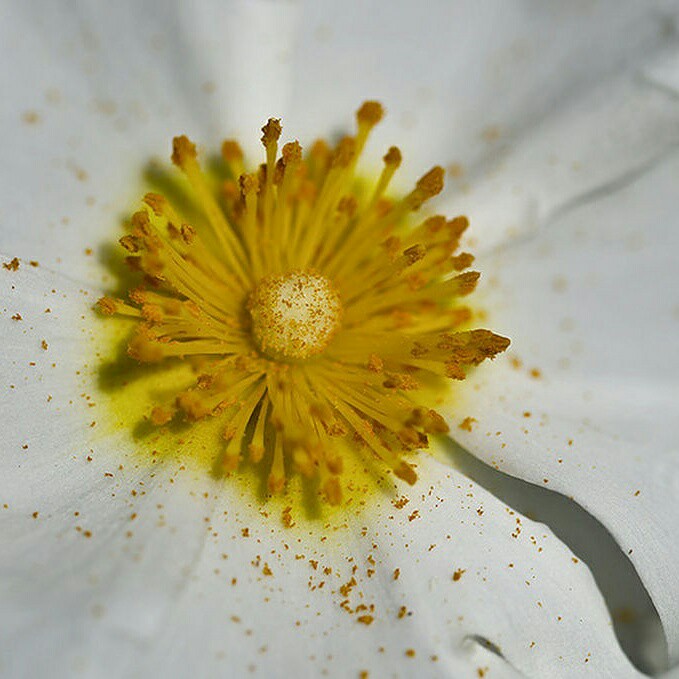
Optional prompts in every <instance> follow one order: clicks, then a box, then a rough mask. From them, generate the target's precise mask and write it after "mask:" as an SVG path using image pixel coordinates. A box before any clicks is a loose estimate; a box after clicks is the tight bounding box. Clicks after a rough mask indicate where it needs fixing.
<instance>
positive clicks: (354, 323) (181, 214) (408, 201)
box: [5, 101, 509, 624]
mask: <svg viewBox="0 0 679 679" xmlns="http://www.w3.org/2000/svg"><path fill="white" fill-rule="evenodd" d="M383 115H384V109H383V107H382V105H381V104H379V103H378V102H374V101H368V102H365V103H364V104H363V105H362V106H361V107H360V108H359V110H358V112H357V114H356V123H357V129H356V133H355V135H354V136H346V137H344V138H342V139H340V140H339V142H338V143H337V144H336V145H335V147H334V148H331V146H330V145H329V144H328V143H327V142H325V141H322V140H321V141H318V142H316V143H314V144H313V145H312V146H311V147H310V150H309V151H308V152H307V153H306V154H305V153H304V152H303V150H302V147H301V146H300V144H299V143H298V142H297V141H291V142H288V143H285V144H282V146H281V147H280V149H279V141H280V139H281V135H282V127H281V123H280V120H278V119H276V118H270V119H269V120H268V122H267V123H266V124H265V125H264V127H263V128H262V137H261V142H262V145H263V147H264V151H265V162H264V163H263V164H261V165H259V166H256V165H253V164H252V163H251V162H250V161H249V159H248V158H246V156H245V154H244V153H243V150H242V148H241V146H240V145H239V144H238V143H237V142H236V141H233V140H227V141H225V142H224V143H223V144H222V147H221V166H220V167H219V169H214V167H213V168H212V169H206V166H205V164H204V163H201V161H200V159H199V155H198V152H197V149H196V146H195V144H194V143H193V142H192V141H191V140H189V139H188V137H186V136H183V135H182V136H178V137H176V138H175V139H174V141H173V145H172V162H173V163H174V165H175V166H176V167H177V168H178V169H179V170H181V172H182V173H183V175H184V178H185V180H186V182H185V184H184V188H183V189H182V190H181V191H180V192H179V191H178V192H175V191H174V190H173V189H172V185H171V183H169V182H166V183H165V184H164V188H163V191H162V192H154V193H148V194H147V195H146V196H144V198H143V202H142V207H141V209H140V210H139V211H138V212H136V213H134V214H133V215H132V217H131V219H130V224H129V231H128V233H127V234H126V235H124V236H123V237H122V238H121V239H120V245H121V248H122V250H123V251H124V254H125V260H126V262H127V264H128V266H129V271H130V275H129V276H127V277H124V278H121V285H120V286H119V289H118V291H117V292H116V294H115V295H109V296H106V297H104V298H102V299H100V300H99V302H98V305H97V306H98V310H99V312H100V313H101V314H102V316H103V317H105V318H106V319H107V320H106V324H112V323H113V321H112V320H111V317H113V318H116V319H120V321H121V322H123V323H124V324H125V329H124V332H125V333H126V334H127V335H128V336H127V337H126V340H125V346H126V353H127V357H128V358H126V359H119V360H120V361H124V360H127V361H130V360H132V361H134V362H136V363H137V367H136V368H135V367H134V365H133V364H131V363H130V364H129V365H128V367H127V368H126V370H127V372H126V373H125V375H126V376H127V375H128V373H129V374H131V371H132V370H136V371H137V372H138V377H137V378H136V379H127V377H126V378H125V379H121V380H120V381H119V384H120V393H121V398H122V399H124V401H125V403H126V404H127V405H126V406H125V407H126V412H128V413H129V417H133V416H134V417H137V418H138V417H139V415H140V410H141V411H142V414H143V416H144V417H145V420H146V423H147V424H148V426H150V427H152V428H154V429H155V430H156V431H157V432H158V434H157V436H156V438H154V439H153V441H154V444H155V443H156V442H157V441H158V438H159V437H161V436H162V435H163V434H162V432H171V431H172V430H173V428H174V429H175V430H177V431H181V432H182V434H181V437H180V438H176V439H173V440H175V441H176V447H177V454H178V455H180V456H185V457H187V458H188V457H191V456H195V457H199V456H200V455H203V454H205V455H207V457H208V458H209V459H210V463H211V465H212V471H213V473H215V474H216V475H228V474H231V473H232V472H235V471H236V470H239V469H244V468H254V469H264V470H265V472H264V479H263V484H262V486H263V487H264V488H265V489H266V492H268V493H271V494H278V493H282V492H283V490H284V489H285V488H286V484H288V483H289V481H290V479H291V478H293V479H298V480H300V481H299V482H300V483H302V484H308V486H309V488H311V489H312V490H313V491H314V493H317V494H318V495H320V497H321V498H323V499H324V500H325V501H326V502H327V503H328V504H330V505H339V504H340V503H342V502H343V500H345V501H346V497H347V495H346V490H347V488H349V489H350V490H351V489H352V488H353V489H355V488H356V486H357V485H358V480H357V479H358V476H356V475H355V474H354V471H353V470H354V469H355V468H356V465H357V464H358V466H359V467H360V468H361V469H362V470H363V471H364V472H365V474H366V475H367V477H370V478H373V479H375V480H376V481H377V483H381V481H380V479H382V480H383V479H384V478H385V476H383V475H386V476H388V475H391V481H389V483H390V484H391V487H392V488H393V487H394V485H396V486H398V484H400V483H401V482H405V483H407V484H411V485H412V484H415V483H416V482H417V471H416V467H417V463H418V461H419V460H420V459H421V458H419V457H418V456H417V455H416V453H417V451H420V450H422V449H426V448H427V447H428V445H429V441H430V438H431V437H432V436H439V435H442V434H444V433H446V432H447V431H448V425H447V424H446V422H445V421H444V420H443V418H442V417H441V416H440V415H439V414H438V413H437V412H436V410H435V409H434V406H435V405H436V404H437V403H440V402H441V401H442V400H443V398H447V397H448V395H449V392H448V385H449V384H450V381H451V380H462V379H464V378H465V376H466V375H467V373H468V371H469V370H471V369H472V368H473V367H474V366H477V365H478V364H480V363H481V362H483V361H484V360H486V359H492V358H494V357H495V356H496V355H497V354H498V353H500V352H502V351H504V350H505V349H506V348H507V346H508V345H509V340H508V339H506V338H504V337H501V336H499V335H495V334H494V333H492V332H491V331H489V330H482V329H473V328H472V327H471V321H472V320H473V318H474V313H473V311H472V310H471V309H470V307H469V306H468V305H467V304H466V303H465V301H464V300H465V298H466V296H467V295H469V294H470V293H471V292H472V291H473V290H474V289H475V288H476V285H477V283H478V280H479V274H478V273H477V272H475V271H470V270H468V269H469V267H470V266H471V265H472V263H473V259H474V258H473V256H472V255H471V254H469V253H467V252H462V251H460V241H461V237H462V235H463V233H464V231H465V230H466V228H467V227H468V220H467V219H466V217H456V218H454V219H447V218H446V217H444V216H441V215H431V214H430V215H425V216H422V217H417V216H416V214H415V213H416V212H417V211H419V210H421V208H422V207H423V206H424V205H425V203H427V202H428V201H429V200H430V199H431V198H433V197H434V196H436V195H437V194H438V193H440V192H441V190H442V188H443V180H444V174H445V173H444V170H443V168H442V167H439V166H436V167H434V168H432V169H431V170H430V171H429V172H427V173H426V174H425V175H424V176H423V177H421V178H420V179H419V181H417V183H416V185H415V187H414V188H413V190H412V191H411V192H410V193H407V194H405V195H403V196H400V197H398V196H396V197H394V196H391V195H390V193H389V187H390V183H391V180H392V178H393V176H394V174H395V173H396V172H397V170H398V169H399V167H400V166H401V163H402V155H401V152H400V150H399V149H398V148H397V147H396V146H392V147H391V148H389V150H388V151H387V153H386V154H385V155H384V158H383V160H384V166H383V169H382V171H381V173H380V174H379V176H378V177H377V178H376V179H375V181H374V183H373V186H372V188H370V189H368V190H366V182H365V181H364V178H361V177H360V175H357V172H356V165H357V162H358V160H359V158H360V156H361V154H362V151H363V148H364V146H365V144H366V142H367V140H368V137H369V135H370V132H371V130H372V129H373V128H374V126H375V125H377V124H378V123H379V122H380V120H381V119H382V117H383ZM213 164H214V163H213ZM10 265H11V263H10ZM5 266H7V265H5ZM125 289H127V292H121V290H125ZM109 327H113V326H112V325H111V326H109ZM144 366H146V368H144ZM142 402H143V403H144V405H143V407H142V406H141V405H140V404H141V403H142ZM122 419H124V418H122ZM121 422H122V420H121ZM471 423H472V418H466V419H465V420H463V423H462V424H461V425H460V427H462V428H465V429H468V430H469V429H471ZM201 427H206V428H208V429H209V430H210V431H211V432H213V433H217V434H218V436H215V437H214V438H208V437H204V438H202V439H200V444H198V443H196V441H198V440H199V439H195V440H194V442H193V443H191V444H190V445H189V444H188V443H186V442H187V440H189V438H188V437H189V436H190V434H189V433H187V432H193V431H199V430H200V428H201ZM168 435H169V434H168ZM201 451H202V452H201ZM156 452H157V451H156ZM154 454H155V453H154ZM348 470H350V471H348ZM395 479H397V480H395ZM282 516H283V517H284V522H286V523H287V524H290V525H293V524H294V522H293V521H292V519H291V513H290V505H287V504H286V507H285V509H284V510H283V513H282ZM285 517H287V518H285ZM369 617H370V616H365V621H364V622H365V624H368V618H369ZM370 621H372V618H371V620H370Z"/></svg>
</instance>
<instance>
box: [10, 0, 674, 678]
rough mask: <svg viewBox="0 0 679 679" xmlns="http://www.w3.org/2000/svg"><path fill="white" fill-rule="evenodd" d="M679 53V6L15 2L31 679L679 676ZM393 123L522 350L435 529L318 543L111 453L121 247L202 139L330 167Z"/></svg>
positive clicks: (476, 394) (473, 399)
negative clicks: (106, 404)
mask: <svg viewBox="0 0 679 679" xmlns="http://www.w3.org/2000/svg"><path fill="white" fill-rule="evenodd" d="M678 29H679V2H677V1H676V0H675V1H660V0H657V1H650V0H646V1H642V0H639V1H632V0H573V1H571V2H564V1H563V0H542V1H539V0H469V1H468V2H446V1H445V0H440V1H437V2H431V1H430V2H426V3H424V2H404V1H393V2H377V1H376V0H372V1H367V2H366V1H362V0H349V1H346V2H341V3H334V2H332V3H331V2H327V1H325V0H324V1H322V2H319V1H312V0H308V1H307V2H299V3H297V2H285V1H282V0H281V1H280V2H274V1H273V0H272V1H270V2H261V1H258V0H252V1H245V0H243V1H242V2H229V1H227V0H198V1H195V2H191V1H190V0H185V1H184V0H173V1H172V2H163V1H161V0H145V1H144V2H135V1H132V0H124V1H121V2H116V3H113V2H109V3H105V2H99V1H95V0H91V1H89V2H88V1H87V0H82V1H80V2H75V1H68V2H59V3H50V2H47V1H46V0H29V1H26V2H21V3H19V2H14V3H3V5H2V7H0V57H1V59H2V64H3V67H2V69H0V92H1V93H2V100H1V102H0V130H2V161H3V162H2V164H1V167H0V176H1V181H0V197H1V198H0V259H1V261H2V262H9V261H10V260H11V259H12V258H13V257H18V258H20V259H21V266H20V267H19V269H18V270H17V271H10V270H5V269H1V270H0V339H1V340H2V343H1V344H0V375H2V379H1V380H0V423H1V425H2V443H1V445H0V450H1V453H2V456H1V458H0V676H8V677H47V676H49V677H72V676H85V677H122V676H125V677H132V676H139V677H146V676H171V677H175V676H176V677H184V676H241V675H250V674H254V675H255V676H266V677H277V676H280V677H283V676H291V675H293V674H297V675H299V676H310V677H316V676H321V675H323V674H327V675H328V676H332V677H335V676H337V677H345V676H346V677H358V676H359V674H360V672H362V671H369V672H370V676H372V677H390V676H418V677H427V676H432V677H438V676H450V677H478V676H488V677H514V676H529V677H574V676H578V677H579V676H591V677H631V676H638V675H639V673H640V670H643V671H644V672H647V673H661V672H663V671H666V670H671V668H672V667H673V666H675V665H676V664H677V663H679V410H678V406H677V404H679V351H678V350H679V342H678V341H677V337H678V333H679V255H678V254H677V253H678V251H679V191H678V190H677V189H678V186H679V35H678V34H677V31H678ZM367 98H376V99H379V100H381V101H382V102H383V103H384V104H385V106H386V107H387V110H388V117H387V119H386V121H385V122H384V123H383V124H382V125H381V126H380V127H379V128H378V130H377V131H376V133H375V135H374V139H373V140H372V142H371V144H370V150H369V154H372V156H371V157H372V160H373V161H374V160H375V159H378V158H379V157H380V155H381V154H382V153H383V152H384V150H385V149H386V147H387V146H389V145H390V144H393V143H396V144H398V145H399V146H400V147H401V149H402V151H403V153H404V157H405V162H404V169H403V170H402V172H401V177H400V181H401V182H402V186H404V187H406V186H408V184H409V183H410V182H412V181H413V180H414V179H416V178H417V177H418V176H419V175H420V174H422V173H423V172H424V171H425V170H427V169H428V168H429V167H430V166H432V165H434V164H437V163H440V164H443V165H444V166H447V165H452V164H458V165H459V167H460V168H461V173H459V172H458V173H454V174H456V175H459V176H450V177H449V178H448V182H447V188H446V190H445V192H444V194H443V196H442V198H440V199H439V200H438V202H437V204H436V209H437V210H438V211H441V212H443V213H447V214H449V215H454V214H460V213H464V214H467V215H469V217H470V219H471V222H472V228H471V230H470V233H469V238H470V241H471V242H472V244H471V245H470V247H473V251H474V252H475V254H477V256H478V258H477V265H478V268H479V270H480V271H481V272H482V273H483V279H482V282H483V285H482V288H481V292H480V294H479V296H478V299H479V301H480V303H481V304H482V305H483V306H484V308H485V309H487V311H488V323H487V325H488V326H489V327H491V328H492V329H493V330H495V331H497V332H499V333H501V334H503V335H507V336H509V337H511V338H512V347H511V350H510V354H509V356H503V357H500V358H499V359H498V360H497V361H495V362H494V363H493V364H492V365H488V366H484V367H483V368H482V369H479V370H478V371H477V372H476V373H474V375H473V377H472V378H471V379H470V380H469V381H468V382H467V383H465V384H463V385H462V387H461V390H462V392H463V393H464V401H463V405H462V406H461V408H462V410H460V407H457V408H451V412H447V413H446V415H448V416H449V419H450V423H451V427H452V432H453V438H454V439H455V441H456V443H455V444H453V443H451V444H450V446H449V448H450V450H449V451H448V454H447V461H441V460H435V459H427V460H424V459H423V460H422V463H421V464H420V466H419V471H420V481H419V485H418V486H417V487H416V488H415V489H413V490H411V489H403V492H404V493H407V495H408V496H409V498H410V502H409V504H408V505H407V507H405V508H404V509H400V510H399V509H397V508H395V507H394V506H393V504H392V502H391V500H390V498H388V497H385V498H384V499H383V500H381V501H380V503H379V506H377V507H376V508H374V509H373V510H371V511H370V512H366V513H365V514H363V515H362V516H360V517H359V518H357V517H356V516H355V515H352V514H347V516H346V521H344V520H339V519H335V520H334V522H333V523H332V525H328V526H327V527H325V525H324V524H323V525H321V526H319V530H318V531H316V532H314V531H313V530H311V531H310V530H309V528H308V525H307V524H300V525H299V526H297V527H294V528H291V529H285V528H283V527H282V526H281V525H280V521H279V520H278V518H277V517H269V518H265V517H263V516H262V515H261V513H260V510H261V509H262V508H261V507H258V506H257V505H256V503H255V502H253V501H252V498H250V499H249V500H248V498H244V497H243V496H242V495H241V494H240V492H239V491H237V489H236V488H235V486H234V485H233V484H230V483H229V481H228V480H226V481H225V482H223V483H218V482H217V481H214V480H212V479H211V478H209V477H208V476H207V475H201V474H199V473H189V472H186V471H184V472H182V470H180V469H178V468H177V465H172V464H169V463H168V464H158V465H155V466H154V467H153V468H143V467H139V466H136V465H134V464H130V463H128V462H129V459H131V458H130V456H131V455H132V453H133V452H134V449H135V442H134V440H132V439H131V437H130V435H129V432H127V431H120V432H118V433H117V434H108V435H106V434H104V433H103V429H102V428H101V427H99V426H95V427H92V428H91V427H89V426H88V423H89V422H90V420H97V419H101V418H105V417H106V412H105V409H100V406H99V405H97V406H95V407H93V408H88V407H87V405H86V402H85V399H83V398H82V397H81V396H80V394H81V393H83V392H84V391H86V392H87V393H88V394H91V395H92V400H93V401H95V402H96V401H97V400H98V399H97V391H96V389H97V387H96V381H95V380H94V378H93V377H91V375H92V374H93V373H92V370H91V368H92V367H93V365H92V341H91V327H92V325H93V323H94V320H93V314H92V312H91V307H92V304H93V302H94V301H95V300H96V299H97V297H98V296H99V295H100V294H102V292H104V291H105V290H106V289H107V285H110V283H111V281H110V278H109V277H108V276H109V274H108V271H107V268H106V267H105V265H104V264H103V263H102V261H101V258H100V257H98V256H97V254H98V253H99V248H100V247H101V246H102V245H103V244H105V243H108V242H110V241H111V240H112V239H113V238H115V237H116V236H117V235H118V233H119V232H118V230H119V224H120V219H121V217H122V216H124V215H125V214H126V213H127V212H128V211H129V209H130V207H133V206H134V200H135V198H136V197H137V196H141V194H142V192H143V190H144V188H143V182H142V179H141V174H142V171H143V168H144V167H145V166H146V165H147V163H148V161H149V159H151V158H154V157H158V156H161V157H166V156H167V155H168V154H169V142H170V140H171V138H172V136H173V135H175V134H179V133H186V134H188V135H189V136H190V137H192V138H193V139H195V140H196V141H199V142H200V143H201V144H202V145H204V147H205V148H210V146H211V145H214V148H218V147H217V146H216V144H218V142H219V140H220V139H221V138H223V137H224V136H236V137H238V138H239V139H241V140H242V142H243V144H244V146H245V147H246V149H247V150H249V151H250V152H251V157H253V158H257V159H259V158H260V150H259V148H258V137H259V127H260V126H261V125H262V124H263V122H265V121H266V119H267V118H268V117H269V116H271V115H275V116H280V117H281V118H282V119H283V125H284V138H285V139H289V138H295V137H299V138H300V141H301V142H302V144H304V143H305V142H306V143H308V142H309V141H310V140H311V139H312V138H313V137H315V136H318V135H326V134H332V133H335V132H337V131H338V130H341V129H343V128H345V127H346V126H347V125H348V123H349V122H350V119H351V115H352V113H353V111H354V109H355V108H356V107H357V106H358V105H359V104H360V102H361V101H363V100H364V99H367ZM85 248H93V249H94V255H93V256H89V257H88V256H86V255H85V253H84V251H85ZM29 260H37V261H38V262H39V266H37V267H33V266H31V265H30V264H29ZM47 307H49V308H50V309H51V311H50V312H49V313H45V308H47ZM17 313H19V314H20V315H21V320H14V319H12V316H15V315H16V314H17ZM43 339H44V340H45V341H46V342H47V345H48V348H47V350H44V349H42V348H41V341H42V340H43ZM512 357H513V358H514V359H517V358H518V359H520V361H521V366H520V367H518V364H517V362H516V361H512V360H510V359H511V358H512ZM85 363H89V364H90V365H89V367H90V370H89V371H88V370H87V369H85V368H84V367H83V366H84V364H85ZM532 369H538V370H539V371H540V375H539V376H538V377H536V376H534V375H531V370H532ZM78 371H80V374H77V373H78ZM88 380H89V383H88ZM526 413H530V416H527V415H526ZM467 416H469V417H473V418H475V419H476V420H477V422H476V423H475V425H474V426H473V427H472V431H471V432H466V431H463V430H461V429H459V428H458V427H457V424H458V423H459V422H460V421H461V420H462V419H463V418H464V417H467ZM441 445H442V446H443V445H444V444H441ZM470 453H471V455H470ZM88 457H90V458H91V461H88V460H87V458H88ZM483 463H486V464H483ZM119 465H122V468H119ZM502 472H504V473H502ZM526 482H530V483H526ZM531 484H534V485H531ZM538 487H539V488H538ZM133 491H134V493H133ZM416 510H417V513H416V514H413V513H414V512H415V511H416ZM36 512H37V514H36ZM413 515H414V517H415V518H413ZM529 516H530V517H531V518H529ZM409 517H410V519H411V520H409ZM246 528H247V529H248V530H249V537H245V536H244V535H243V530H244V529H246ZM321 528H322V529H323V530H322V531H321ZM86 532H87V535H89V536H90V537H87V536H86V535H85V533H86ZM319 532H325V533H326V535H327V539H326V540H324V541H322V540H320V539H319V535H318V533H319ZM264 564H266V565H267V566H268V568H269V570H270V571H271V572H272V575H266V574H265V573H264V570H265V569H264ZM314 564H316V565H314ZM395 569H399V572H400V577H398V579H395V578H394V571H395ZM456 571H457V572H458V576H457V577H456V578H453V574H454V573H455V572H456ZM460 574H461V575H460ZM352 577H353V578H354V579H355V581H356V583H355V584H354V585H352V586H350V587H348V588H342V586H343V585H345V584H347V583H348V582H351V579H352ZM234 578H235V581H234V580H233V579H234ZM321 583H324V585H321ZM343 601H346V603H345V606H344V607H342V606H341V605H340V604H341V603H342V602H343ZM361 604H362V605H364V606H366V607H368V609H369V610H370V611H371V615H372V616H373V617H374V621H373V622H372V624H370V625H365V624H361V623H360V622H358V621H357V617H358V616H359V615H360V609H359V611H356V607H357V606H360V605H361ZM371 606H372V607H373V608H372V609H371V608H370V607H371ZM402 607H405V615H404V614H403V612H401V617H399V611H402ZM346 609H350V610H351V611H354V612H353V613H351V612H349V611H348V610H346ZM614 618H615V620H616V622H615V625H614V622H613V619H614ZM409 650H411V651H412V652H408V651H409Z"/></svg>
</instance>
